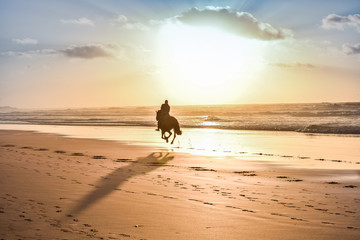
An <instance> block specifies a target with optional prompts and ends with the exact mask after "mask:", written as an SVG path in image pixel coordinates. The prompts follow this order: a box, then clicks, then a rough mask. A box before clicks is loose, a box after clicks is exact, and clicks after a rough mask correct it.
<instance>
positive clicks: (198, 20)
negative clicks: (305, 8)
mask: <svg viewBox="0 0 360 240" xmlns="http://www.w3.org/2000/svg"><path fill="white" fill-rule="evenodd" d="M175 19H176V20H178V21H180V22H183V23H185V24H190V25H210V26H216V27H219V28H222V29H226V30H228V31H229V32H232V33H234V34H237V35H241V36H246V37H249V38H256V39H260V40H278V39H285V38H289V37H292V33H291V31H290V30H287V29H283V28H278V27H274V26H272V25H271V24H269V23H265V22H261V21H259V20H258V19H256V18H255V17H254V16H253V15H251V14H250V13H248V12H236V11H231V9H230V8H229V7H225V8H224V7H212V6H210V7H206V8H205V9H203V10H200V9H198V8H191V9H190V10H188V11H186V12H184V13H182V14H181V15H179V16H176V17H175Z"/></svg>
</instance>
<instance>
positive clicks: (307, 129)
mask: <svg viewBox="0 0 360 240" xmlns="http://www.w3.org/2000/svg"><path fill="white" fill-rule="evenodd" d="M0 125H30V126H33V125H37V126H69V127H144V128H155V127H156V125H155V124H143V125H137V124H128V123H124V124H93V123H91V124H84V123H79V124H71V123H64V124H61V123H46V122H45V123H37V122H30V123H26V122H20V123H17V122H2V123H0ZM181 127H182V128H184V129H207V130H224V131H255V132H257V131H258V132H274V133H276V132H292V133H303V134H314V135H329V136H331V135H340V136H349V137H360V129H357V130H355V131H353V130H351V129H350V130H347V131H345V132H344V131H343V130H342V131H340V130H339V129H338V128H336V129H334V128H329V129H327V131H317V130H314V129H316V127H320V126H318V125H310V126H306V127H300V128H278V129H277V128H256V127H244V128H236V127H226V126H218V127H216V125H202V126H191V125H183V126H181ZM350 127H352V126H347V127H344V126H342V127H341V128H342V129H346V128H350Z"/></svg>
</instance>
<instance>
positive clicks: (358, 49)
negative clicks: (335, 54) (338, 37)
mask: <svg viewBox="0 0 360 240" xmlns="http://www.w3.org/2000/svg"><path fill="white" fill-rule="evenodd" d="M342 47H343V52H344V53H346V54H347V55H353V54H360V43H357V44H354V45H350V44H348V43H345V44H344V45H343V46H342Z"/></svg>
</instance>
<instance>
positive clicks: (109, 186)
mask: <svg viewBox="0 0 360 240" xmlns="http://www.w3.org/2000/svg"><path fill="white" fill-rule="evenodd" d="M172 159H174V156H169V153H166V154H165V155H163V153H161V152H160V153H151V154H149V155H148V156H146V157H143V158H138V159H137V160H136V161H132V162H131V164H129V165H127V166H124V167H121V168H117V169H115V170H114V171H112V172H111V173H109V174H108V175H107V176H105V177H102V179H101V180H99V181H98V182H97V183H96V184H95V185H96V189H95V190H94V191H92V192H90V193H88V194H87V195H86V196H84V197H83V198H82V199H81V200H80V202H79V203H78V204H76V205H75V206H74V208H72V209H71V210H70V212H69V213H71V214H73V215H76V214H79V213H81V212H82V211H84V210H85V209H87V208H88V207H90V206H91V205H93V204H94V203H96V202H97V201H99V200H100V199H102V198H104V197H105V196H107V195H109V194H110V193H111V192H112V191H114V190H116V188H118V187H119V186H121V185H122V184H123V183H124V182H126V181H128V180H129V179H130V178H132V177H135V176H137V175H142V174H146V173H148V172H151V171H153V170H155V169H157V168H159V167H161V166H163V165H165V164H166V163H167V162H169V161H171V160H172Z"/></svg>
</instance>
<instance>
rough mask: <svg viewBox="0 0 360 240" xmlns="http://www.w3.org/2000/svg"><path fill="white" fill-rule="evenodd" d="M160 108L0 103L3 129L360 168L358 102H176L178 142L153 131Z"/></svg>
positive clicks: (293, 163)
mask: <svg viewBox="0 0 360 240" xmlns="http://www.w3.org/2000/svg"><path fill="white" fill-rule="evenodd" d="M158 108H159V107H158V106H138V107H109V108H69V109H15V108H11V107H0V129H14V130H27V131H36V132H47V133H55V134H61V135H63V136H67V137H77V138H95V139H104V140H115V141H120V142H123V143H126V144H138V145H144V144H145V145H152V146H157V147H162V148H164V149H167V150H168V151H175V152H177V151H178V152H186V153H191V154H197V155H204V156H211V157H222V158H223V157H233V158H234V157H235V158H239V159H246V160H251V161H263V162H266V163H267V164H270V163H271V164H281V165H286V166H291V167H302V168H321V169H323V168H331V169H332V168H334V169H353V170H357V169H358V170H360V103H359V102H344V103H328V102H324V103H297V104H246V105H245V104H244V105H193V106H171V111H170V114H171V115H172V116H174V117H176V118H177V119H178V121H179V123H180V127H181V129H182V131H183V134H182V135H181V136H177V138H176V139H175V141H174V144H170V143H166V142H165V141H164V140H163V139H161V138H160V133H159V132H156V131H155V128H156V120H155V113H156V110H158ZM170 140H172V138H170Z"/></svg>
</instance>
